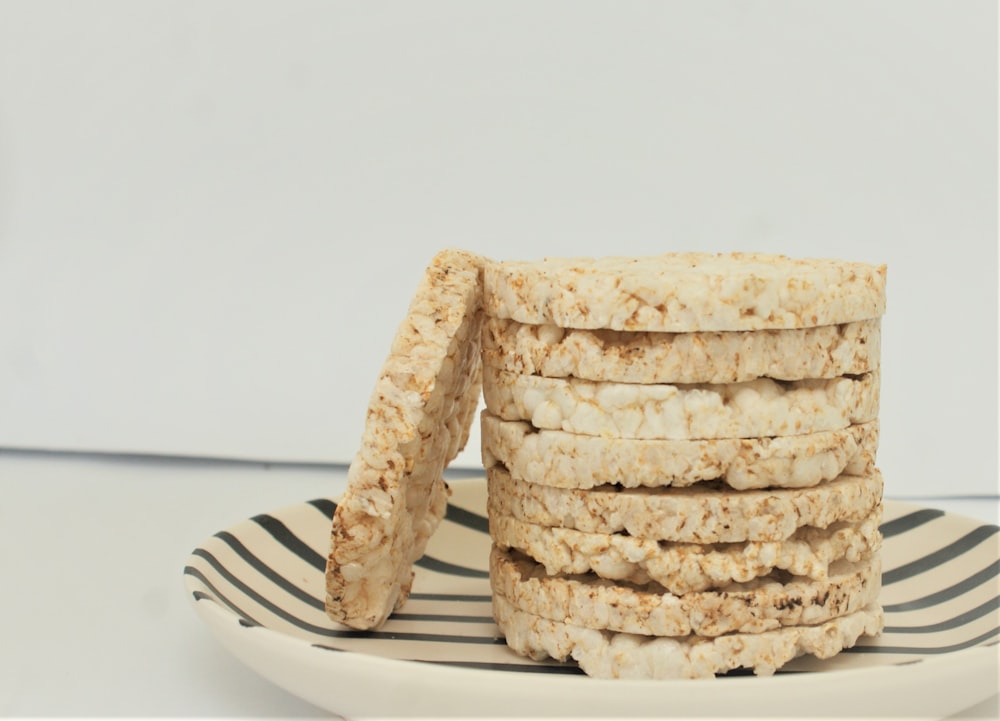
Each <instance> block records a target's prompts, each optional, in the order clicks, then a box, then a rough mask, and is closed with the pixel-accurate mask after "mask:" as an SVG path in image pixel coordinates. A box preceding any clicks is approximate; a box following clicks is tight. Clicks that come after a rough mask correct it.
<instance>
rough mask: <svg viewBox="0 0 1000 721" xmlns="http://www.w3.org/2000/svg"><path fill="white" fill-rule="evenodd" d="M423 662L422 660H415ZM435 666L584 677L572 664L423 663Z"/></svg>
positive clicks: (580, 670)
mask: <svg viewBox="0 0 1000 721" xmlns="http://www.w3.org/2000/svg"><path fill="white" fill-rule="evenodd" d="M414 660H415V661H421V659H414ZM423 663H431V664H434V665H435V666H452V667H456V668H475V669H481V670H483V671H502V672H505V673H509V672H513V673H518V672H521V673H551V674H556V675H559V676H582V675H584V674H583V670H582V669H581V668H580V667H579V666H574V665H571V664H558V665H557V664H546V663H498V662H494V661H423Z"/></svg>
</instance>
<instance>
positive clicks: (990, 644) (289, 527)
mask: <svg viewBox="0 0 1000 721" xmlns="http://www.w3.org/2000/svg"><path fill="white" fill-rule="evenodd" d="M452 487H453V488H454V491H455V492H454V495H453V497H452V502H451V505H450V507H449V511H448V515H447V517H446V518H445V521H444V522H443V523H442V525H441V527H440V528H439V530H438V531H437V533H436V534H435V535H434V536H433V537H432V539H431V543H430V545H429V546H428V551H427V555H426V556H425V558H424V559H423V560H422V561H421V562H420V564H419V568H418V569H417V576H416V580H415V582H414V587H413V588H414V592H413V594H412V595H411V597H410V600H409V601H408V602H407V604H406V606H405V607H404V608H403V609H402V611H401V612H398V613H396V614H394V615H393V616H392V618H390V620H389V621H388V622H387V623H386V625H385V626H384V627H383V628H382V629H381V630H379V631H375V632H371V631H368V632H361V631H354V630H350V629H347V628H345V627H341V626H338V625H337V624H335V623H332V622H331V621H329V620H327V617H326V615H325V614H324V611H323V594H324V577H323V573H324V564H325V559H326V553H327V544H328V542H329V537H330V518H331V517H332V514H333V510H334V508H335V504H334V502H333V501H332V500H329V499H319V500H314V501H310V502H308V503H302V504H299V505H295V506H291V507H288V508H285V509H282V510H278V511H274V512H271V513H265V514H262V515H259V516H255V517H253V518H251V519H248V520H246V521H243V522H242V523H239V524H237V525H235V526H233V527H232V528H229V529H227V530H224V531H220V532H219V533H217V534H215V535H214V536H212V537H211V538H209V539H207V540H206V541H205V542H204V543H203V544H202V545H201V546H199V547H198V548H197V549H195V550H194V552H193V553H192V555H191V557H190V560H189V563H188V565H187V567H186V568H185V569H184V579H185V585H186V587H187V590H188V591H189V593H190V597H191V598H192V600H193V601H194V605H195V608H196V610H197V611H198V614H199V615H200V616H201V618H203V619H204V620H205V621H206V622H207V624H208V625H209V627H210V628H211V630H212V631H213V632H214V633H215V634H216V635H217V637H218V638H219V639H220V640H221V642H222V643H223V644H224V645H225V646H226V647H227V648H228V649H229V650H230V651H231V652H232V653H233V654H234V655H235V656H236V657H238V658H239V659H240V660H242V661H243V662H244V663H246V664H247V665H249V666H250V667H251V668H253V669H254V670H256V671H257V672H258V673H260V674H261V675H262V676H264V677H265V678H267V679H269V680H270V681H272V682H274V683H276V684H278V685H279V686H281V687H283V688H285V689H286V690H288V691H290V692H292V693H293V694H296V695H298V696H300V697H301V698H303V699H305V700H307V701H309V702H311V703H313V704H316V705H317V706H320V707H321V708H324V709H327V710H329V711H332V712H334V713H337V714H340V715H343V716H346V717H348V718H357V717H363V716H383V717H385V716H400V715H405V716H446V715H457V716H465V717H469V716H494V717H499V716H516V715H527V716H548V715H563V716H577V717H579V716H604V717H608V716H635V715H658V716H680V717H683V716H696V715H697V716H704V715H708V716H716V717H724V716H725V717H733V716H746V715H766V716H772V717H773V716H781V715H787V716H798V717H802V716H809V715H812V716H825V717H844V716H858V715H860V716H867V717H873V716H921V717H934V716H937V717H942V716H947V715H949V714H951V713H954V712H957V711H959V710H961V709H964V708H967V707H969V706H972V705H974V704H976V703H979V702H981V701H983V700H984V699H986V698H989V697H990V696H991V695H992V694H994V693H996V690H997V660H998V645H997V644H998V636H1000V586H998V583H1000V576H998V573H1000V552H998V541H1000V536H998V534H997V531H998V528H997V526H993V525H988V524H983V523H981V522H978V521H973V520H971V519H968V518H964V517H961V516H956V515H953V514H948V513H944V512H942V511H939V510H933V509H928V508H922V507H919V506H914V505H910V504H904V503H898V502H892V501H888V502H887V504H886V515H885V522H884V524H883V527H882V530H883V533H884V535H885V544H884V547H883V566H884V569H885V571H884V575H883V591H882V596H881V600H882V603H883V605H884V607H885V611H886V628H885V632H884V633H883V634H882V635H881V637H879V638H877V639H862V640H861V641H860V642H859V645H858V646H856V647H855V648H853V649H849V650H846V651H844V652H843V653H841V654H840V655H838V656H836V657H835V658H833V659H830V660H828V661H817V660H816V659H811V658H801V659H797V660H796V661H794V662H792V663H791V664H788V665H787V666H785V667H784V668H783V669H782V670H781V671H779V672H778V673H777V674H775V675H774V676H771V677H755V676H752V675H748V674H743V675H733V674H729V675H727V676H725V677H719V678H714V679H704V680H694V681H686V680H685V681H626V680H606V679H592V678H589V677H587V676H584V675H582V674H581V673H580V672H579V670H578V669H577V668H576V667H575V666H573V665H571V664H560V663H555V662H551V663H538V662H533V661H529V660H526V659H523V658H521V657H519V656H517V655H516V654H514V653H513V652H512V651H510V650H509V649H508V648H507V646H506V645H505V644H504V642H503V640H502V638H500V637H499V636H498V632H497V629H496V627H495V625H494V623H493V620H492V617H491V615H490V590H489V580H488V575H487V571H486V568H487V559H488V554H489V545H490V541H489V536H488V534H487V522H486V518H485V517H484V515H483V509H484V508H485V494H486V490H485V483H484V482H483V481H482V480H470V481H461V482H457V483H453V484H452Z"/></svg>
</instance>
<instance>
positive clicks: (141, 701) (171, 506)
mask: <svg viewBox="0 0 1000 721" xmlns="http://www.w3.org/2000/svg"><path fill="white" fill-rule="evenodd" d="M345 473H346V472H345V469H344V468H342V467H320V466H311V467H310V466H288V465H271V466H267V465H263V464H257V463H238V462H233V463H230V462H221V461H201V460H185V459H169V458H140V457H119V456H99V455H98V456H91V455H76V454H52V453H38V452H21V451H0V487H2V488H3V491H4V501H3V503H2V504H0V569H2V578H3V581H4V586H5V589H4V590H5V592H4V594H3V600H2V602H0V604H2V605H0V609H2V614H0V716H48V717H53V716H102V717H105V716H132V717H138V716H170V717H179V716H198V717H208V716H228V717H232V716H243V717H250V716H253V717H259V716H280V717H294V716H315V717H319V716H328V715H329V714H326V713H325V712H323V711H322V710H320V709H317V708H316V707H314V706H311V705H310V704H308V703H306V702H304V701H301V700H299V699H298V698H296V697H294V696H292V695H290V694H288V693H287V692H285V691H283V690H281V689H279V688H277V687H276V686H273V685H272V684H270V683H269V682H267V681H265V680H263V679H262V678H260V677H258V676H257V675H256V674H254V673H253V672H252V671H250V670H249V669H247V668H245V667H244V666H242V665H241V664H240V663H239V662H238V661H236V660H235V659H234V658H233V657H232V656H230V655H229V654H228V653H227V652H226V651H225V650H224V649H223V648H222V647H221V645H219V644H218V642H217V641H216V640H215V639H214V637H213V636H211V634H210V633H209V631H208V630H207V628H205V627H204V626H203V625H202V623H201V622H200V621H199V619H198V617H197V615H196V614H195V612H194V610H193V608H192V604H191V602H190V600H189V599H188V597H187V593H186V592H185V591H184V588H183V584H182V578H181V571H182V569H183V567H184V565H185V561H186V559H187V556H188V554H189V552H190V551H191V550H192V549H193V548H194V547H195V546H197V545H198V544H199V543H200V542H201V541H202V540H203V539H205V538H206V537H208V536H210V535H212V534H213V533H215V532H216V531H218V530H221V529H223V528H226V527H228V526H229V525H231V524H232V523H234V522H237V521H240V520H243V519H244V518H248V517H250V516H252V515H255V514H257V513H261V512H264V511H268V510H272V509H275V508H279V507H281V506H285V505H289V504H293V503H298V502H300V501H303V500H308V499H312V498H317V497H321V496H335V495H337V494H339V493H340V492H341V491H342V490H343V488H344V483H345ZM458 475H461V472H459V473H458ZM466 475H469V476H476V475H479V473H478V472H476V471H470V472H468V474H466ZM906 500H915V501H917V502H919V503H921V504H922V505H927V506H934V507H939V508H942V509H945V510H947V511H951V512H955V513H960V514H963V515H966V516H971V517H974V518H978V519H981V520H984V521H988V522H991V523H997V518H998V510H1000V503H998V500H997V498H995V497H994V498H985V499H982V498H980V499H960V498H935V499H926V498H921V499H909V498H908V499H906ZM962 717H964V718H974V717H979V718H997V697H996V696H994V697H993V698H992V699H990V700H988V701H987V702H985V703H983V704H980V705H978V706H977V707H976V708H975V709H972V710H970V712H967V713H965V714H963V715H962Z"/></svg>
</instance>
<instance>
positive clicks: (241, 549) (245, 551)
mask: <svg viewBox="0 0 1000 721" xmlns="http://www.w3.org/2000/svg"><path fill="white" fill-rule="evenodd" d="M215 537H216V538H218V539H220V540H222V541H225V542H226V545H228V546H229V547H230V548H231V549H233V551H235V552H236V555H238V556H239V557H240V558H242V559H243V560H244V561H246V562H247V564H249V565H250V566H251V567H253V569H254V570H255V571H257V573H259V574H260V575H262V576H264V578H266V579H267V580H268V581H270V582H271V583H273V584H274V585H275V586H277V587H278V588H280V589H282V590H283V591H285V592H287V593H289V594H291V595H292V596H294V597H295V598H297V599H298V600H300V601H302V603H304V604H306V605H307V606H312V607H313V608H317V609H319V610H320V611H322V610H324V608H325V606H324V603H323V600H322V599H319V598H316V597H315V596H313V595H310V594H308V593H306V592H305V591H303V590H302V589H301V588H299V587H298V586H296V585H295V584H294V583H292V582H291V581H289V580H288V579H287V578H285V577H284V576H282V575H281V574H280V573H278V572H277V571H275V570H274V569H273V568H271V567H270V566H268V565H267V564H266V563H264V562H263V561H261V560H260V559H259V558H257V556H255V555H254V554H253V553H252V552H251V551H250V549H249V548H247V547H246V546H244V545H243V542H242V541H240V539H238V538H236V536H234V535H233V534H232V533H229V532H228V531H220V532H219V533H216V534H215Z"/></svg>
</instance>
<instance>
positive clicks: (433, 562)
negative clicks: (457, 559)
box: [416, 556, 490, 578]
mask: <svg viewBox="0 0 1000 721" xmlns="http://www.w3.org/2000/svg"><path fill="white" fill-rule="evenodd" d="M416 565H418V566H420V567H421V568H424V569H427V570H428V571H434V572H436V573H447V574H448V575H450V576H462V577H464V578H489V577H490V574H489V571H482V570H480V569H478V568H467V567H465V566H459V565H457V564H454V563H448V562H447V561H442V560H441V559H439V558H434V557H433V556H424V557H422V558H421V559H419V560H418V561H417V563H416Z"/></svg>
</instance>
